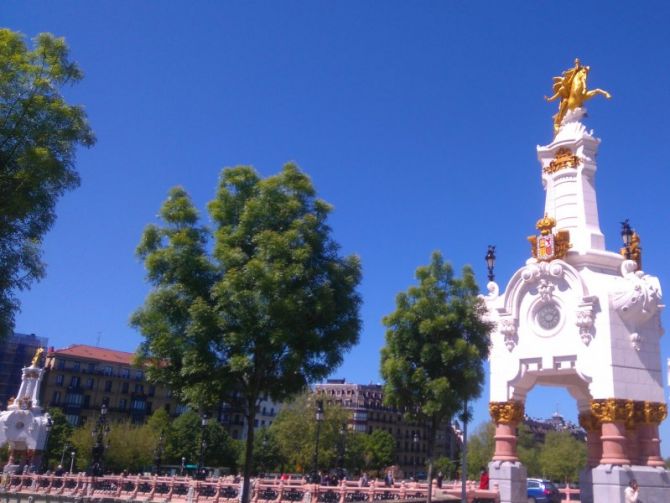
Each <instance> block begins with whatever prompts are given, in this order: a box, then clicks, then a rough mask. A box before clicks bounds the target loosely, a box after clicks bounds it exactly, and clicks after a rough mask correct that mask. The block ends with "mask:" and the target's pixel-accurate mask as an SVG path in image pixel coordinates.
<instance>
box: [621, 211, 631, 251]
mask: <svg viewBox="0 0 670 503" xmlns="http://www.w3.org/2000/svg"><path fill="white" fill-rule="evenodd" d="M621 240H622V241H623V245H624V246H625V249H626V260H630V244H631V242H632V241H633V229H632V228H631V226H630V223H629V222H628V219H626V220H624V221H623V222H621Z"/></svg>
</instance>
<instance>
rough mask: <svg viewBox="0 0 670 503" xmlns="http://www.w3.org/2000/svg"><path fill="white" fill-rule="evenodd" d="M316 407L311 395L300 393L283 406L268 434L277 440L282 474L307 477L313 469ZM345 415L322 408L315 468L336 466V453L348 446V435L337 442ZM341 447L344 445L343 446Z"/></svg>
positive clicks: (331, 407) (340, 410)
mask: <svg viewBox="0 0 670 503" xmlns="http://www.w3.org/2000/svg"><path fill="white" fill-rule="evenodd" d="M315 417H316V404H315V400H314V396H313V395H309V394H307V393H303V394H301V395H299V396H298V397H296V398H295V399H294V400H292V401H291V402H288V403H287V404H285V405H284V406H283V407H282V409H281V411H280V412H279V414H278V415H277V418H276V419H275V420H274V421H273V422H272V426H270V428H269V431H270V432H271V433H272V435H274V436H275V437H276V439H277V443H278V444H279V450H280V453H281V458H282V460H284V462H285V463H286V471H294V472H302V473H309V472H311V471H312V469H313V463H314V450H315V445H316V429H317V423H316V419H315ZM348 417H349V413H348V412H347V411H346V410H344V409H343V408H342V407H340V406H338V405H335V404H329V403H325V404H324V419H323V421H322V422H321V424H320V425H319V468H320V469H327V468H330V467H333V466H336V465H337V461H338V455H339V451H340V449H342V448H344V449H345V466H346V452H347V450H348V449H349V446H350V443H351V442H350V440H351V437H352V435H351V433H349V432H348V431H347V430H345V431H346V436H345V438H344V439H342V438H341V433H340V431H342V425H343V424H345V423H346V421H347V420H348ZM343 444H344V445H343Z"/></svg>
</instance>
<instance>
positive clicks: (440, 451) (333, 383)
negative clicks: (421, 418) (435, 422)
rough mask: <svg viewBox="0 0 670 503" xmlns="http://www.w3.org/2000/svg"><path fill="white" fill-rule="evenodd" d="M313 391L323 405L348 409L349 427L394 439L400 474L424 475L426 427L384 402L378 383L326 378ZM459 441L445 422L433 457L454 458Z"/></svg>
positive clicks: (454, 431)
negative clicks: (409, 419)
mask: <svg viewBox="0 0 670 503" xmlns="http://www.w3.org/2000/svg"><path fill="white" fill-rule="evenodd" d="M315 393H316V395H317V396H318V397H319V398H322V399H323V400H324V401H325V402H326V403H327V404H336V405H339V406H340V407H343V408H344V409H346V410H349V411H351V418H350V419H349V429H350V430H351V431H355V432H359V433H368V434H369V433H372V432H373V431H375V430H384V431H387V432H388V433H390V434H391V435H392V436H393V438H394V439H395V445H396V448H395V454H394V456H395V459H394V464H395V465H397V466H398V467H399V468H400V470H401V471H402V475H404V476H419V477H422V476H425V462H426V454H427V450H428V430H427V427H426V425H424V424H421V423H411V422H407V421H406V420H405V419H404V418H403V414H402V412H400V411H398V410H397V409H394V408H393V407H388V406H386V405H384V392H383V388H382V386H381V385H380V384H353V383H347V382H346V381H345V380H344V379H330V380H328V381H327V382H326V383H324V384H317V385H316V387H315ZM461 445H462V441H461V439H460V438H459V435H458V432H457V431H456V430H455V428H454V427H453V426H452V425H451V424H448V423H444V424H442V425H441V426H440V427H439V428H438V431H437V432H436V438H435V444H434V445H433V458H434V459H437V458H439V457H442V456H445V457H448V458H450V459H452V460H457V459H458V455H459V452H460V447H461Z"/></svg>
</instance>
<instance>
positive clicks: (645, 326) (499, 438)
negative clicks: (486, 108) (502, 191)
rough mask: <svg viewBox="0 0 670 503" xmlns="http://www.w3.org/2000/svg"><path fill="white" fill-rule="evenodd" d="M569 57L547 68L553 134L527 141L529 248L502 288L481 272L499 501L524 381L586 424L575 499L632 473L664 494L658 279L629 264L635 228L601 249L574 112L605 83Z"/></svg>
mask: <svg viewBox="0 0 670 503" xmlns="http://www.w3.org/2000/svg"><path fill="white" fill-rule="evenodd" d="M588 72H589V67H584V66H582V65H581V64H580V62H579V60H576V61H575V67H574V68H571V69H570V70H567V71H566V72H564V73H563V75H562V76H561V77H555V79H554V80H555V85H554V92H555V94H554V96H552V97H551V98H547V99H548V100H550V101H553V100H555V99H558V98H560V99H561V104H560V105H559V113H558V114H557V115H556V116H555V117H554V139H553V141H552V142H551V143H550V144H549V145H546V146H538V147H537V153H538V158H539V161H540V165H541V176H542V184H543V187H544V190H545V192H546V199H545V207H544V212H543V215H539V216H540V217H541V218H540V219H539V220H538V221H537V224H536V227H537V229H538V231H539V234H537V235H534V236H531V237H529V238H528V240H529V241H530V245H531V246H530V250H529V252H530V253H529V255H530V258H529V259H528V260H527V261H526V264H525V265H524V266H522V267H521V268H520V269H518V270H517V271H516V273H514V275H513V276H512V278H511V279H510V281H509V283H508V284H507V287H506V289H505V292H504V293H501V292H500V288H499V286H498V285H497V284H496V283H495V282H493V281H491V282H489V284H488V286H487V288H488V292H489V293H488V295H487V296H486V297H485V301H486V304H487V307H488V312H489V316H490V318H491V321H492V322H494V324H495V328H494V330H493V332H492V334H491V356H490V358H491V395H490V412H491V417H492V418H493V421H494V422H495V424H496V433H495V454H494V456H493V461H492V462H491V463H490V465H489V474H490V479H491V483H492V484H498V485H499V487H500V492H501V500H500V501H501V503H522V502H523V503H526V502H527V501H528V498H527V493H526V469H525V467H524V466H523V465H522V464H521V463H520V462H519V458H518V456H517V452H516V427H517V425H518V424H519V422H520V421H521V420H522V419H523V417H524V403H525V401H526V396H527V394H528V392H529V391H530V390H531V389H532V388H533V386H535V385H536V384H542V385H548V386H560V387H563V388H565V389H567V391H568V392H569V393H570V395H571V396H573V397H574V399H575V401H576V403H577V407H578V409H579V420H580V424H581V425H582V426H583V427H584V428H585V429H586V431H587V451H588V462H587V464H588V466H587V467H586V469H585V470H584V472H583V474H582V477H581V486H580V487H581V490H582V497H581V501H582V502H585V503H623V501H624V496H623V493H624V488H625V487H626V486H627V485H628V483H629V481H630V480H631V479H633V478H635V479H637V481H638V483H639V485H640V498H641V499H642V500H643V501H644V502H645V503H650V502H668V501H670V478H669V476H668V472H667V471H666V470H665V469H664V463H663V460H662V459H661V456H660V445H659V444H660V440H659V433H658V426H659V424H660V422H661V421H662V420H663V419H665V417H666V415H667V406H666V404H665V399H664V393H663V382H662V370H661V356H660V354H661V351H660V338H661V335H662V333H663V330H662V328H661V322H660V310H661V308H662V307H663V305H662V303H661V287H660V284H659V281H658V278H656V277H654V276H651V275H649V274H646V273H645V272H643V271H642V270H641V260H642V258H641V248H640V246H639V236H638V235H637V234H636V233H634V232H633V230H632V229H631V228H630V226H629V225H628V223H627V222H626V223H625V225H624V231H622V235H625V236H627V237H628V238H629V241H628V242H627V246H625V247H624V249H623V250H622V251H623V254H622V253H617V252H613V251H608V250H607V249H606V248H605V238H604V236H603V233H602V232H601V230H600V224H599V221H598V207H597V202H596V190H595V183H594V182H595V175H596V169H597V164H596V155H597V152H598V146H599V144H600V140H599V139H598V138H596V137H595V136H594V135H593V132H592V131H587V129H586V127H585V126H584V124H583V123H582V119H583V118H584V116H585V114H586V110H585V108H584V106H583V105H584V102H585V101H586V100H588V99H589V98H591V97H593V96H595V95H598V94H601V95H604V96H605V97H607V98H609V97H610V95H609V93H607V92H606V91H602V90H601V89H596V90H593V91H589V90H587V88H586V76H587V75H588Z"/></svg>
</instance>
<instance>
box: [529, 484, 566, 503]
mask: <svg viewBox="0 0 670 503" xmlns="http://www.w3.org/2000/svg"><path fill="white" fill-rule="evenodd" d="M527 486H528V503H560V502H561V493H559V492H558V487H556V486H555V485H554V484H553V482H551V481H549V480H542V479H528V482H527Z"/></svg>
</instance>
